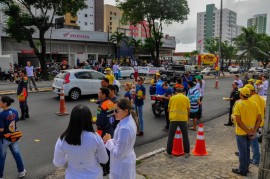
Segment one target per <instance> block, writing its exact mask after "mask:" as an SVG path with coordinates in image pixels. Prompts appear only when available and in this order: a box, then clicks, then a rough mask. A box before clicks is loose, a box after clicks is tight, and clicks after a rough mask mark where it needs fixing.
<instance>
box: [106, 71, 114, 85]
mask: <svg viewBox="0 0 270 179" xmlns="http://www.w3.org/2000/svg"><path fill="white" fill-rule="evenodd" d="M105 72H106V76H105V78H108V80H109V84H110V85H113V84H114V80H115V77H114V76H113V74H112V71H111V69H110V68H106V70H105Z"/></svg>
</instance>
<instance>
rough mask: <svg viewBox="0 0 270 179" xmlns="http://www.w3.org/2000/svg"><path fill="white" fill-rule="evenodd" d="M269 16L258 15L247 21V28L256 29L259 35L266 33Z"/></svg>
mask: <svg viewBox="0 0 270 179" xmlns="http://www.w3.org/2000/svg"><path fill="white" fill-rule="evenodd" d="M266 23H267V14H257V15H254V16H253V18H249V19H248V20H247V27H254V28H255V29H256V31H257V33H266Z"/></svg>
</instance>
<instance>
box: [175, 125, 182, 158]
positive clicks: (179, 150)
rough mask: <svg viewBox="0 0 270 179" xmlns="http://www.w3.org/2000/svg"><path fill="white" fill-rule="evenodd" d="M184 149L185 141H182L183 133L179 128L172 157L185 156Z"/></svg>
mask: <svg viewBox="0 0 270 179" xmlns="http://www.w3.org/2000/svg"><path fill="white" fill-rule="evenodd" d="M184 154H185V152H184V149H183V140H182V132H181V130H180V128H179V127H177V130H176V132H175V136H174V139H173V150H172V155H174V156H180V155H184Z"/></svg>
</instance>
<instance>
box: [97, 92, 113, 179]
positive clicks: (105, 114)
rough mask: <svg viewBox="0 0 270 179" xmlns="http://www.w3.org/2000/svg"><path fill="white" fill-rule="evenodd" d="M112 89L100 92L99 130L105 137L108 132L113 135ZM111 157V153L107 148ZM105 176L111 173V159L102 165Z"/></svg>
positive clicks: (98, 109)
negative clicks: (110, 96) (110, 97)
mask: <svg viewBox="0 0 270 179" xmlns="http://www.w3.org/2000/svg"><path fill="white" fill-rule="evenodd" d="M109 95H110V91H109V89H108V88H100V90H99V92H98V100H99V101H98V104H99V106H98V108H97V121H96V125H97V130H98V131H100V136H101V137H102V138H103V137H104V136H105V134H106V133H108V134H110V135H111V136H112V137H113V123H114V116H113V108H114V103H113V102H112V101H111V100H110V99H109ZM107 152H108V155H109V158H110V153H109V151H108V150H107ZM102 168H103V176H106V175H107V174H109V173H110V161H108V162H107V163H106V164H104V165H102Z"/></svg>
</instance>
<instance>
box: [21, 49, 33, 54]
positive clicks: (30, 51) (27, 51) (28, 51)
mask: <svg viewBox="0 0 270 179" xmlns="http://www.w3.org/2000/svg"><path fill="white" fill-rule="evenodd" d="M21 53H23V54H34V53H35V51H34V50H21Z"/></svg>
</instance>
